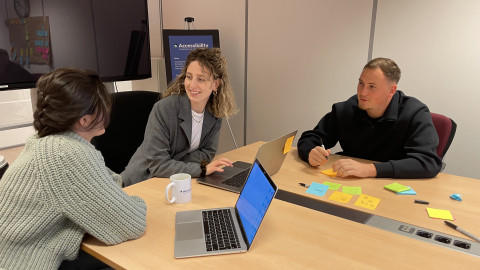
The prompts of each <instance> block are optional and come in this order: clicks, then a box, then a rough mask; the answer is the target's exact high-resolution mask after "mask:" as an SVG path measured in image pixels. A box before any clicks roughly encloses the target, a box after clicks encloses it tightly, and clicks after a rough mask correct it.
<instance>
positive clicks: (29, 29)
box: [7, 16, 52, 67]
mask: <svg viewBox="0 0 480 270" xmlns="http://www.w3.org/2000/svg"><path fill="white" fill-rule="evenodd" d="M7 25H8V30H9V34H10V60H11V61H12V62H15V63H17V64H19V65H21V66H26V67H28V66H29V65H30V64H45V65H48V64H50V55H51V53H52V52H51V50H50V48H51V44H50V23H49V20H48V16H45V17H43V16H40V17H28V18H17V19H8V20H7Z"/></svg>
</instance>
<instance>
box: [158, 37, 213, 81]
mask: <svg viewBox="0 0 480 270" xmlns="http://www.w3.org/2000/svg"><path fill="white" fill-rule="evenodd" d="M163 48H164V52H165V69H166V73H167V83H170V82H171V81H172V80H174V79H175V78H176V77H177V76H178V75H180V74H181V73H182V69H183V67H184V66H185V61H186V60H187V56H188V54H189V53H190V51H192V50H194V49H197V48H220V40H219V34H218V30H175V29H164V30H163Z"/></svg>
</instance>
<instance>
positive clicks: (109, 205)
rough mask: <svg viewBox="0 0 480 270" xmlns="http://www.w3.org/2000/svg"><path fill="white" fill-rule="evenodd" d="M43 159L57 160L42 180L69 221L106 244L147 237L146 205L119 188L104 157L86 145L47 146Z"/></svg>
mask: <svg viewBox="0 0 480 270" xmlns="http://www.w3.org/2000/svg"><path fill="white" fill-rule="evenodd" d="M40 156H44V157H47V156H49V157H50V158H51V157H54V158H53V159H52V162H51V164H49V168H44V169H43V170H40V171H47V172H48V174H46V175H44V176H42V177H43V179H45V180H44V185H45V186H46V190H48V191H49V192H50V195H51V199H52V203H53V205H54V206H55V207H57V208H58V211H60V212H61V213H63V214H64V215H65V216H66V217H67V218H68V219H69V220H71V221H72V222H73V223H75V224H77V225H78V226H79V227H81V228H82V229H83V230H85V232H87V233H89V234H90V235H92V236H94V237H95V238H97V239H99V240H100V241H102V242H104V243H106V244H117V243H121V242H124V241H126V240H129V239H134V238H138V237H140V236H142V235H143V233H144V230H145V227H146V204H145V202H144V201H143V200H142V199H141V198H139V197H131V196H129V195H128V194H126V193H125V192H124V191H123V190H122V189H121V187H120V186H119V185H118V183H117V181H118V179H115V178H117V177H115V175H112V174H111V172H110V171H109V170H108V169H107V167H106V166H105V164H104V162H103V158H102V157H101V154H100V153H99V152H98V151H96V150H95V149H94V147H93V146H92V145H90V144H89V143H88V142H86V141H83V142H82V141H78V140H71V139H67V140H65V139H63V140H62V139H59V140H58V141H53V139H52V141H50V142H47V144H46V146H45V147H44V149H43V151H42V153H41V154H40Z"/></svg>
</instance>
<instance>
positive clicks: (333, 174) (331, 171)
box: [321, 168, 337, 177]
mask: <svg viewBox="0 0 480 270" xmlns="http://www.w3.org/2000/svg"><path fill="white" fill-rule="evenodd" d="M321 173H323V174H326V175H328V176H331V177H335V176H337V172H334V171H333V169H332V168H330V169H328V170H323V171H321Z"/></svg>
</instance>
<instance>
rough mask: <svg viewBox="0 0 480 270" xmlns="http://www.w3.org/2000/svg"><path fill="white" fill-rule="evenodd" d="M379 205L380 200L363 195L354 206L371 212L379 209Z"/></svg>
mask: <svg viewBox="0 0 480 270" xmlns="http://www.w3.org/2000/svg"><path fill="white" fill-rule="evenodd" d="M379 203H380V199H379V198H375V197H372V196H368V195H365V194H362V195H360V197H358V199H357V201H356V202H355V203H354V205H356V206H360V207H363V208H367V209H370V210H375V208H377V206H378V204H379Z"/></svg>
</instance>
